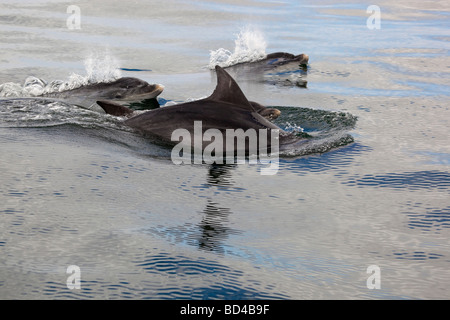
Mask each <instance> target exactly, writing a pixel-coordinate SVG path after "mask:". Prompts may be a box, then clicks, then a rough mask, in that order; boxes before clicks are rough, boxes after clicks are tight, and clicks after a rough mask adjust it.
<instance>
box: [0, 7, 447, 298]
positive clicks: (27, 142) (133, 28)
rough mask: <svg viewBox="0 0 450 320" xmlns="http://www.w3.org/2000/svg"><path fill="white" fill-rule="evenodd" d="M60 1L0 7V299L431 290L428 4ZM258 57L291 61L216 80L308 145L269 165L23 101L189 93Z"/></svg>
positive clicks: (435, 140)
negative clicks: (173, 149)
mask: <svg viewBox="0 0 450 320" xmlns="http://www.w3.org/2000/svg"><path fill="white" fill-rule="evenodd" d="M71 4H73V3H72V2H70V1H49V0H42V1H2V4H0V34H1V39H2V41H1V42H0V48H1V51H2V54H1V58H0V67H1V71H0V96H1V100H0V148H1V149H0V150H1V153H0V165H1V172H0V177H1V184H0V221H1V224H0V298H1V299H55V298H56V299H330V298H331V299H432V298H433V299H448V298H450V289H449V285H450V271H449V270H450V268H449V267H450V256H449V252H450V242H449V236H450V201H449V198H450V197H449V196H450V194H449V190H450V171H449V164H450V147H449V138H450V135H449V127H450V110H449V104H448V101H449V92H450V91H449V88H450V71H449V70H450V58H449V50H450V45H449V40H450V34H449V31H448V30H450V24H449V19H448V17H449V12H450V6H449V4H448V1H434V2H425V3H423V2H419V1H413V2H411V1H396V2H395V3H391V2H387V1H381V2H379V3H378V6H379V8H380V18H381V20H380V24H379V27H380V28H379V29H378V28H372V26H373V25H371V24H370V23H369V26H368V24H367V21H368V18H369V17H370V16H371V14H373V13H371V12H369V13H368V12H367V7H368V4H366V3H361V2H354V1H351V2H347V3H341V2H336V1H319V2H317V1H282V2H279V1H273V2H272V1H239V2H236V1H164V2H163V3H160V2H151V1H148V2H145V3H140V2H130V3H128V2H123V1H122V2H121V1H113V0H110V1H102V2H101V4H100V3H95V4H94V3H93V2H89V1H77V6H78V7H79V8H80V14H81V15H80V25H79V26H80V29H73V30H72V29H69V28H68V26H67V19H70V17H71V13H70V12H69V13H67V8H68V6H69V5H71ZM277 51H286V52H291V53H294V54H300V53H306V54H308V55H309V57H310V59H309V64H308V67H307V70H301V71H295V72H294V73H289V72H284V71H279V72H275V73H272V74H270V73H269V74H265V75H264V76H263V77H258V78H253V77H252V76H250V77H249V75H248V74H247V73H245V74H242V73H239V72H238V71H234V72H233V73H232V74H233V76H234V77H235V78H236V80H237V82H238V83H239V85H240V87H241V88H242V90H243V92H244V93H245V94H246V96H247V97H248V98H249V100H253V101H257V102H259V103H261V104H264V105H268V106H276V107H277V108H279V109H280V110H281V111H282V115H281V117H280V118H279V119H277V120H276V123H277V124H278V125H279V126H281V127H282V128H284V129H286V130H290V129H293V128H294V129H296V130H302V131H304V132H305V133H307V134H309V135H311V136H312V137H313V138H312V139H311V140H310V141H309V143H308V145H307V146H304V145H303V146H301V147H300V148H297V149H295V148H294V149H291V150H289V151H288V152H285V153H283V154H282V157H281V159H280V163H279V168H278V172H277V173H276V174H275V175H261V167H262V165H261V164H226V165H187V164H186V165H175V164H173V163H172V161H171V160H170V150H168V149H167V148H164V147H162V146H158V145H155V144H153V143H151V142H149V141H148V140H146V139H145V138H144V137H142V136H140V135H139V134H137V133H136V132H134V131H133V130H130V129H129V128H126V127H125V126H123V125H122V122H121V120H122V119H120V118H117V117H113V116H109V115H105V114H99V113H96V112H93V111H90V110H85V109H82V108H78V107H74V106H73V105H71V104H69V103H64V102H58V101H42V100H39V99H33V98H32V97H33V96H34V95H36V93H37V92H42V90H43V88H44V86H46V85H50V86H66V85H68V86H77V85H82V84H85V83H89V82H98V81H104V80H108V79H112V78H117V77H120V76H131V77H138V78H141V79H143V80H145V81H147V82H149V83H159V84H163V85H164V87H165V89H164V91H163V93H162V94H161V95H160V96H159V97H158V101H159V103H160V104H161V105H165V104H167V105H169V104H173V103H178V102H183V101H190V100H194V99H199V98H202V97H206V96H208V95H209V94H211V92H212V90H213V89H214V87H215V84H216V78H215V74H214V72H213V71H212V70H211V68H210V67H211V66H210V64H211V63H215V62H216V61H217V62H219V61H220V62H221V63H227V62H230V61H231V60H233V59H234V60H233V61H236V60H235V59H237V60H239V61H240V60H242V59H244V60H245V59H248V58H252V57H253V58H254V57H257V56H258V55H260V54H261V53H271V52H277ZM39 79H42V80H43V82H39V81H41V80H39ZM299 81H300V82H301V83H302V84H303V83H304V82H305V81H306V82H307V85H306V86H304V85H298V84H299V83H300V82H299ZM49 88H50V87H46V89H45V90H47V89H49ZM52 88H54V87H52ZM73 265H75V266H78V267H79V270H80V279H81V282H80V288H79V289H70V285H69V286H68V284H67V282H68V278H70V276H71V274H69V273H67V268H68V267H69V266H73ZM373 265H375V266H378V267H379V270H380V274H379V276H380V277H379V283H380V284H381V287H380V288H379V289H369V288H368V279H369V278H370V277H371V276H372V274H371V273H367V270H368V267H369V266H373ZM370 279H372V280H373V278H370ZM370 279H369V282H370V281H372V280H370ZM70 283H71V282H70V281H69V284H70ZM369 284H370V283H369ZM369 286H370V285H369Z"/></svg>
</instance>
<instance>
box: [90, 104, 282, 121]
mask: <svg viewBox="0 0 450 320" xmlns="http://www.w3.org/2000/svg"><path fill="white" fill-rule="evenodd" d="M249 103H250V104H251V105H252V107H253V108H254V109H255V111H256V112H258V113H259V114H260V115H261V116H263V117H264V118H266V119H267V120H275V119H276V118H278V117H279V116H280V115H281V111H280V110H278V109H276V108H267V107H265V106H263V105H262V104H260V103H258V102H255V101H249ZM97 104H98V105H100V106H101V107H102V108H103V110H104V112H106V113H107V114H110V115H113V116H116V117H126V118H131V117H134V116H136V115H138V114H139V113H140V112H139V111H136V110H133V109H130V108H127V107H125V106H123V105H121V104H119V103H114V102H111V101H97ZM162 108H167V107H162Z"/></svg>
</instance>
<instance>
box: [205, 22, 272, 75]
mask: <svg viewBox="0 0 450 320" xmlns="http://www.w3.org/2000/svg"><path fill="white" fill-rule="evenodd" d="M234 44H235V47H234V52H231V51H229V50H227V49H224V48H220V49H217V50H214V51H210V59H209V66H208V67H209V68H210V69H214V68H215V66H216V65H219V66H221V67H229V66H232V65H235V64H238V63H243V62H252V61H258V60H261V59H263V58H264V57H266V55H267V54H266V48H267V44H266V41H265V39H264V35H263V34H262V33H261V32H260V31H259V30H258V29H256V28H255V27H250V26H247V27H244V28H242V29H241V31H240V32H239V34H237V36H236V40H235V41H234Z"/></svg>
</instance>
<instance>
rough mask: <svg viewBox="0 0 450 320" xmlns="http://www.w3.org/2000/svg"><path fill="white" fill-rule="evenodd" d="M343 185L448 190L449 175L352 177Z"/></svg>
mask: <svg viewBox="0 0 450 320" xmlns="http://www.w3.org/2000/svg"><path fill="white" fill-rule="evenodd" d="M343 184H346V185H349V186H355V187H359V188H363V187H379V188H393V189H409V190H422V189H438V190H446V189H449V188H450V173H448V172H445V171H437V170H435V171H417V172H403V173H388V174H380V175H370V174H369V175H364V176H362V177H361V176H358V175H356V176H354V177H353V178H351V179H349V180H348V181H346V182H343Z"/></svg>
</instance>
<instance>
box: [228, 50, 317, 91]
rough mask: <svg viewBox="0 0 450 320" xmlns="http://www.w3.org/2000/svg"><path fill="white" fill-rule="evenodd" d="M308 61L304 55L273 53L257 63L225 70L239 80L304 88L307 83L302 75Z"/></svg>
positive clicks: (238, 65)
mask: <svg viewBox="0 0 450 320" xmlns="http://www.w3.org/2000/svg"><path fill="white" fill-rule="evenodd" d="M308 61H309V56H308V55H307V54H304V53H302V54H299V55H294V54H292V53H287V52H274V53H270V54H268V55H266V56H265V57H264V58H263V59H260V60H258V61H252V62H241V63H237V64H234V65H231V66H227V67H225V68H226V70H227V71H228V72H229V73H231V74H233V76H234V77H236V78H238V79H239V80H244V81H249V80H251V81H254V80H259V81H260V82H266V83H269V84H281V85H288V86H291V85H295V86H298V87H306V86H307V83H308V82H307V81H306V80H305V79H304V78H303V77H302V75H304V74H306V70H307V68H308Z"/></svg>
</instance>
